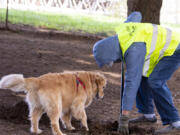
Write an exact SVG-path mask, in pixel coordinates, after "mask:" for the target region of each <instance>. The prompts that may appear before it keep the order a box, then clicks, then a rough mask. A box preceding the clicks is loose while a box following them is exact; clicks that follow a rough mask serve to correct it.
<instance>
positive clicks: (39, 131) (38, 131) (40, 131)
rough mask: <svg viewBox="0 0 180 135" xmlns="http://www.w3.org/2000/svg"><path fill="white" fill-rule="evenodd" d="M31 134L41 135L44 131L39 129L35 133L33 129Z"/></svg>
mask: <svg viewBox="0 0 180 135" xmlns="http://www.w3.org/2000/svg"><path fill="white" fill-rule="evenodd" d="M30 131H31V133H36V134H41V133H42V130H41V129H37V131H35V130H34V129H33V128H32V127H31V129H30Z"/></svg>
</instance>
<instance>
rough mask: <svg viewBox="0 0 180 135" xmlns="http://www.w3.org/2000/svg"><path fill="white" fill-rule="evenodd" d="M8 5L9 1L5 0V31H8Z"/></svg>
mask: <svg viewBox="0 0 180 135" xmlns="http://www.w3.org/2000/svg"><path fill="white" fill-rule="evenodd" d="M8 5H9V0H7V8H6V29H7V30H8V29H9V27H8V10H9V9H8V8H9V7H8Z"/></svg>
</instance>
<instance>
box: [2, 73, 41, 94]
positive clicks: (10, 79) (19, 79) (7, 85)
mask: <svg viewBox="0 0 180 135" xmlns="http://www.w3.org/2000/svg"><path fill="white" fill-rule="evenodd" d="M37 81H38V80H37V79H36V78H33V77H32V78H24V76H23V75H22V74H10V75H6V76H4V77H2V79H1V80H0V88H2V89H11V90H12V91H14V92H22V91H24V92H28V91H29V90H35V89H38V87H39V83H38V82H37Z"/></svg>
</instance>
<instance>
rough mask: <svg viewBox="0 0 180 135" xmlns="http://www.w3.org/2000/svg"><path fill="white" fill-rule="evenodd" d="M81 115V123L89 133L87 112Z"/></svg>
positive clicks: (83, 111)
mask: <svg viewBox="0 0 180 135" xmlns="http://www.w3.org/2000/svg"><path fill="white" fill-rule="evenodd" d="M80 115H81V123H82V125H83V126H84V127H85V128H86V131H89V128H88V125H87V116H86V112H85V110H82V111H81V112H80Z"/></svg>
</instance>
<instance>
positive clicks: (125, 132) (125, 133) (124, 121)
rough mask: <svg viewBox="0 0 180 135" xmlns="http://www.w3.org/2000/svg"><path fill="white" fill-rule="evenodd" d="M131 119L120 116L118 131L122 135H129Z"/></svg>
mask: <svg viewBox="0 0 180 135" xmlns="http://www.w3.org/2000/svg"><path fill="white" fill-rule="evenodd" d="M128 124H129V118H128V117H127V116H125V115H121V116H120V121H119V127H118V131H119V133H121V134H122V135H129V127H128Z"/></svg>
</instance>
